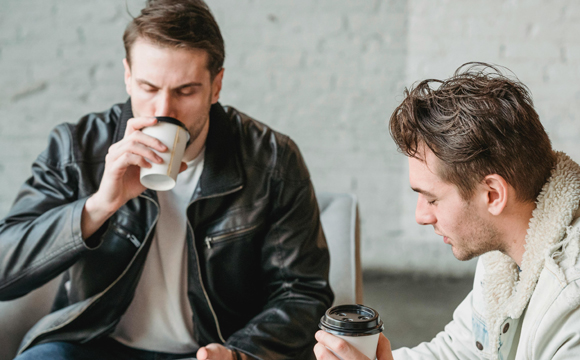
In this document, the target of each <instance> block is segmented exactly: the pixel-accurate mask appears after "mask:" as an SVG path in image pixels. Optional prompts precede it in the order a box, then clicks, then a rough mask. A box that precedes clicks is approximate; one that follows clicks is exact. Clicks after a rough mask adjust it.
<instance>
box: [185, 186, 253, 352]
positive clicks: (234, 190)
mask: <svg viewBox="0 0 580 360" xmlns="http://www.w3.org/2000/svg"><path fill="white" fill-rule="evenodd" d="M242 187H243V186H242V185H240V186H238V187H237V188H235V189H232V190H230V191H227V192H224V193H221V194H216V195H210V196H206V197H200V198H197V199H195V200H194V201H192V202H190V203H189V204H188V205H187V209H189V207H190V206H191V204H193V203H195V202H197V201H199V200H204V199H211V198H214V197H218V196H224V195H228V194H231V193H234V192H236V191H238V190H241V189H242ZM186 211H187V210H186ZM187 226H188V228H189V231H191V236H192V237H193V251H194V252H195V260H196V264H197V275H198V277H199V283H200V284H201V290H202V291H203V295H204V296H205V300H206V301H207V304H208V305H209V310H210V311H211V314H212V316H213V319H214V321H215V326H216V329H217V332H218V336H219V338H220V340H221V341H222V343H224V344H225V343H226V340H225V339H224V337H223V335H222V331H221V328H220V324H219V321H218V318H217V315H216V313H215V311H214V309H213V306H212V305H211V301H210V300H209V296H208V295H207V291H206V290H205V285H204V284H203V279H202V278H201V268H200V267H199V255H198V254H197V249H196V247H195V233H194V232H193V228H192V227H191V222H190V221H189V218H188V219H187Z"/></svg>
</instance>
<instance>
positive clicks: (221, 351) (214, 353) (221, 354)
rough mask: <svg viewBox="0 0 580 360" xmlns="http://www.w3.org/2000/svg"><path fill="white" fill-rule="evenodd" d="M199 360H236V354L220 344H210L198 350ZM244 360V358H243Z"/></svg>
mask: <svg viewBox="0 0 580 360" xmlns="http://www.w3.org/2000/svg"><path fill="white" fill-rule="evenodd" d="M196 357H197V360H235V358H236V357H235V356H234V353H233V352H232V351H231V350H230V349H228V348H226V347H225V346H223V345H220V344H209V345H207V346H204V347H202V348H200V349H199V350H197V354H196ZM242 359H243V357H242Z"/></svg>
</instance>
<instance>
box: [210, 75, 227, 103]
mask: <svg viewBox="0 0 580 360" xmlns="http://www.w3.org/2000/svg"><path fill="white" fill-rule="evenodd" d="M224 71H225V69H224V68H222V69H221V70H220V72H219V73H217V75H216V76H215V77H214V78H213V81H212V83H211V103H212V104H215V103H216V102H218V100H219V99H220V92H221V91H222V80H223V78H224Z"/></svg>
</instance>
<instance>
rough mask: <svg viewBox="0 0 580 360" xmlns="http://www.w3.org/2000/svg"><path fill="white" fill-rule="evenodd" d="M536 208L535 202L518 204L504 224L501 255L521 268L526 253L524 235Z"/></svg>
mask: <svg viewBox="0 0 580 360" xmlns="http://www.w3.org/2000/svg"><path fill="white" fill-rule="evenodd" d="M535 208H536V203H535V202H529V203H518V204H517V205H516V206H515V207H514V209H513V210H512V211H511V213H510V214H509V216H508V217H506V219H505V222H504V234H506V235H505V236H504V238H505V242H504V245H505V248H504V251H503V253H505V254H506V255H508V256H509V257H511V258H512V259H513V260H514V261H515V262H516V264H518V266H520V267H521V265H522V259H523V257H524V253H525V251H526V248H525V245H526V235H527V233H528V228H529V224H530V219H531V218H532V212H533V211H534V209H535Z"/></svg>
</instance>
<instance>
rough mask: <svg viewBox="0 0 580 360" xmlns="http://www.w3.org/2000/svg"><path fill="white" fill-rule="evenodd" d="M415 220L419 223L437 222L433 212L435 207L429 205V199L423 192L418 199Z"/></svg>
mask: <svg viewBox="0 0 580 360" xmlns="http://www.w3.org/2000/svg"><path fill="white" fill-rule="evenodd" d="M415 221H416V222H417V224H419V225H433V224H435V223H436V222H437V218H436V217H435V214H434V213H433V209H432V208H431V206H429V203H428V202H427V199H425V197H424V196H423V195H421V194H419V197H418V199H417V208H416V209H415Z"/></svg>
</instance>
